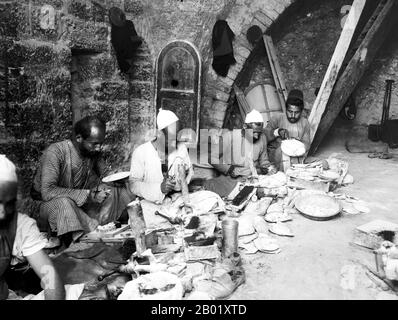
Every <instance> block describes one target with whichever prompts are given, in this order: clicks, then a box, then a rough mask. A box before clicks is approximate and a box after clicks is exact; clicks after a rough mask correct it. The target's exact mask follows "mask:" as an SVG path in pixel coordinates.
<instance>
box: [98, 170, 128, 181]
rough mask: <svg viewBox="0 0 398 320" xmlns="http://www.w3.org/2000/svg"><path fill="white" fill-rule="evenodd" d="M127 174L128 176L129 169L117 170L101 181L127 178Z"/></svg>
mask: <svg viewBox="0 0 398 320" xmlns="http://www.w3.org/2000/svg"><path fill="white" fill-rule="evenodd" d="M129 176H130V171H123V172H117V173H114V174H111V175H109V176H106V177H105V178H103V179H102V182H103V183H111V182H116V181H120V180H123V179H127V178H128V177H129Z"/></svg>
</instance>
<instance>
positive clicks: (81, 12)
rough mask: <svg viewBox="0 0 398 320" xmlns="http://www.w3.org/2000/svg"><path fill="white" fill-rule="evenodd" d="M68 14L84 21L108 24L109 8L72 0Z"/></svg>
mask: <svg viewBox="0 0 398 320" xmlns="http://www.w3.org/2000/svg"><path fill="white" fill-rule="evenodd" d="M67 11H68V14H70V15H73V16H75V17H77V18H79V19H81V20H83V21H93V22H107V21H108V8H107V7H106V6H103V5H101V4H99V3H96V2H94V1H89V0H71V1H69V3H68V6H67Z"/></svg>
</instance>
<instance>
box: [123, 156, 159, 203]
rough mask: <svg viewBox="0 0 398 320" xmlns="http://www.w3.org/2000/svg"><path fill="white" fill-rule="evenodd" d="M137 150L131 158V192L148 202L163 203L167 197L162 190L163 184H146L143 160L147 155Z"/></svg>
mask: <svg viewBox="0 0 398 320" xmlns="http://www.w3.org/2000/svg"><path fill="white" fill-rule="evenodd" d="M141 153H142V151H141V150H140V149H139V148H137V149H135V150H134V152H133V155H132V156H131V167H130V190H131V192H132V193H133V194H135V195H137V196H139V197H142V198H144V199H146V200H148V201H152V202H157V203H161V202H162V201H163V200H164V197H165V195H164V194H163V193H162V191H161V189H160V185H161V182H146V181H144V179H145V164H144V162H143V159H144V158H145V155H142V154H141Z"/></svg>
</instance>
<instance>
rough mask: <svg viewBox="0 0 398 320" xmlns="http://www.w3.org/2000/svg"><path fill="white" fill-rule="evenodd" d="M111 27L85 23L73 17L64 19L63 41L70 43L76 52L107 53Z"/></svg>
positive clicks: (102, 24) (89, 22)
mask: <svg viewBox="0 0 398 320" xmlns="http://www.w3.org/2000/svg"><path fill="white" fill-rule="evenodd" d="M108 36H109V25H108V24H106V23H101V22H92V21H84V20H81V19H77V18H74V17H73V16H71V15H67V16H64V17H62V35H61V40H63V41H67V42H69V47H70V48H72V49H74V50H83V51H86V52H87V51H88V52H98V53H99V52H106V51H108V50H109V47H110V43H109V39H108Z"/></svg>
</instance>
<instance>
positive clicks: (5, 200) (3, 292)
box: [0, 155, 65, 300]
mask: <svg viewBox="0 0 398 320" xmlns="http://www.w3.org/2000/svg"><path fill="white" fill-rule="evenodd" d="M17 189H18V179H17V175H16V170H15V166H14V164H13V163H12V162H11V161H10V160H8V159H7V157H6V156H5V155H0V300H4V299H7V297H8V285H7V279H9V278H10V277H12V276H14V277H15V274H13V273H14V272H15V271H14V269H15V266H16V265H17V264H20V263H22V262H25V261H27V262H28V263H29V265H30V266H31V267H32V268H33V271H34V272H35V273H36V275H37V276H38V279H37V280H38V281H37V282H39V280H41V284H42V286H43V289H44V296H45V298H46V299H47V300H61V299H64V298H65V289H64V286H63V284H62V281H61V279H60V278H59V276H58V273H57V271H56V269H55V268H54V265H53V263H52V261H51V260H50V258H49V257H48V256H47V254H46V253H45V252H44V251H43V248H44V247H45V245H46V240H45V239H43V238H42V237H41V236H40V232H39V229H38V228H37V225H36V222H35V220H33V219H32V218H30V217H28V216H27V215H24V214H20V213H17V212H16V200H17ZM24 275H25V273H24ZM11 289H13V288H11Z"/></svg>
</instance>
